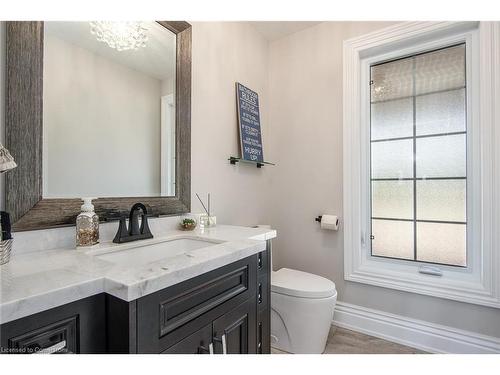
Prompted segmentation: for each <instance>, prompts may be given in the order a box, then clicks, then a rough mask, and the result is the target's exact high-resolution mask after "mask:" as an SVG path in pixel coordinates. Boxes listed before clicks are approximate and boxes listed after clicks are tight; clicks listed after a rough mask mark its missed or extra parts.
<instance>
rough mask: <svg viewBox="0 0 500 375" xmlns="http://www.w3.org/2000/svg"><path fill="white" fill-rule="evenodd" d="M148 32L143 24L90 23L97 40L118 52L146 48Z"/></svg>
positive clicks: (91, 30)
mask: <svg viewBox="0 0 500 375" xmlns="http://www.w3.org/2000/svg"><path fill="white" fill-rule="evenodd" d="M146 31H147V28H146V27H144V25H143V23H142V22H130V21H127V22H112V21H92V22H90V32H91V33H92V34H94V35H95V36H96V38H97V40H98V41H100V42H104V43H106V44H107V45H108V46H110V47H111V48H114V49H116V50H118V51H126V50H131V49H133V50H136V49H139V48H140V47H145V46H146V42H147V40H148V36H147V34H146Z"/></svg>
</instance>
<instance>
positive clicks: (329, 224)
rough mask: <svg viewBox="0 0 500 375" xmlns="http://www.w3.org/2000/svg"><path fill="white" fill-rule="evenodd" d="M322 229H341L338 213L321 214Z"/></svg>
mask: <svg viewBox="0 0 500 375" xmlns="http://www.w3.org/2000/svg"><path fill="white" fill-rule="evenodd" d="M321 229H326V230H337V229H339V218H338V217H337V216H336V215H327V214H323V215H322V216H321Z"/></svg>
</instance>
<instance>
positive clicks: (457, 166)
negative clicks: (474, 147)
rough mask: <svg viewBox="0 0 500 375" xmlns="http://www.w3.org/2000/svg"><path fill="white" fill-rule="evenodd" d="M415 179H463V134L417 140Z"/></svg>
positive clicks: (464, 141)
mask: <svg viewBox="0 0 500 375" xmlns="http://www.w3.org/2000/svg"><path fill="white" fill-rule="evenodd" d="M416 146H417V177H422V178H428V177H465V176H466V155H465V153H466V149H467V145H466V137H465V134H459V135H447V136H442V137H426V138H417V145H416Z"/></svg>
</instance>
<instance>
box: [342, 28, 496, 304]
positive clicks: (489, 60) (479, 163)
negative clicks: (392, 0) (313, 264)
mask: <svg viewBox="0 0 500 375" xmlns="http://www.w3.org/2000/svg"><path fill="white" fill-rule="evenodd" d="M457 38H458V39H457ZM467 38H469V39H468V41H469V42H470V41H473V44H472V46H473V48H474V46H477V48H476V51H472V54H471V55H470V56H468V57H467V58H468V59H469V60H468V62H469V63H468V68H467V69H468V71H467V74H470V73H471V71H469V69H472V70H473V71H472V74H473V77H479V79H474V80H473V82H469V83H468V88H467V90H468V92H469V90H471V93H472V94H471V95H468V100H471V97H472V100H473V102H472V103H471V102H469V103H468V107H469V108H472V111H469V113H468V116H470V117H469V118H468V120H469V121H468V123H469V124H472V127H473V128H472V129H471V128H468V135H467V137H468V142H469V141H470V142H472V143H473V144H472V146H473V147H472V148H471V149H472V152H473V154H472V155H470V160H472V163H473V164H472V165H471V164H468V168H470V169H468V170H469V172H470V171H472V174H470V173H469V175H468V189H472V192H473V194H472V197H473V199H475V201H474V202H468V204H469V203H471V206H468V222H469V221H470V223H471V224H472V225H473V226H474V227H468V231H469V234H472V235H469V237H470V240H471V242H468V249H469V251H468V252H469V253H470V254H472V257H471V258H468V267H467V269H461V268H457V267H448V266H439V267H440V269H441V270H442V272H443V275H442V276H441V277H437V276H431V275H424V274H421V273H419V272H418V268H419V267H420V266H421V265H422V264H421V263H418V262H408V261H401V260H387V259H384V258H377V257H372V256H371V255H370V254H369V252H368V249H367V247H365V246H364V243H367V242H368V241H367V240H366V237H367V234H366V233H367V232H366V224H367V220H369V215H368V214H367V212H369V211H366V210H367V209H368V206H367V205H368V201H367V198H366V197H367V194H368V193H367V187H368V184H367V180H366V176H367V173H366V168H368V165H367V160H368V158H369V156H368V155H367V153H368V150H369V148H368V146H369V145H368V143H367V142H368V141H369V139H368V137H367V133H366V124H367V118H366V107H367V105H366V104H363V103H368V102H366V100H368V98H367V95H368V94H367V93H368V92H369V91H368V88H367V87H368V84H367V82H368V80H367V79H368V78H367V71H368V69H367V66H368V64H369V62H370V58H371V57H373V56H378V57H380V56H383V55H385V56H388V57H389V56H390V53H391V52H390V51H394V50H398V51H399V52H401V51H404V50H405V49H407V50H408V51H409V52H411V50H410V49H411V48H412V46H415V45H420V46H428V47H432V45H433V43H435V42H433V41H435V40H437V39H440V40H441V41H442V40H450V41H452V40H466V39H467ZM471 38H472V39H471ZM474 38H476V39H475V40H473V39H474ZM499 45H500V22H480V23H477V22H404V23H400V24H397V25H395V26H392V27H389V28H385V29H382V30H379V31H376V32H374V33H370V34H367V35H363V36H360V37H357V38H353V39H349V40H347V41H345V42H344V77H343V78H344V82H343V89H344V104H343V138H344V139H343V158H344V159H343V160H344V163H343V164H344V168H343V177H344V189H343V190H344V278H345V280H348V281H354V282H360V283H365V284H370V285H377V286H381V287H386V288H392V289H398V290H403V291H407V292H413V293H419V294H425V295H430V296H435V297H441V298H447V299H452V300H457V301H463V302H468V303H474V304H479V305H485V306H491V307H497V308H500V248H499V246H500V106H498V105H495V104H497V103H500V48H498V46H499ZM479 62H480V63H479ZM474 69H475V71H474ZM469 86H470V87H469ZM363 101H365V102H363ZM471 120H472V121H471ZM469 132H470V133H469ZM469 138H470V140H469ZM469 180H470V184H469ZM468 225H469V224H468ZM368 236H369V234H368ZM471 246H472V249H473V250H472V251H470V249H471ZM474 255H476V256H475V257H474Z"/></svg>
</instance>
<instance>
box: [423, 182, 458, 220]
mask: <svg viewBox="0 0 500 375" xmlns="http://www.w3.org/2000/svg"><path fill="white" fill-rule="evenodd" d="M465 183H466V181H465V180H424V181H417V219H418V220H440V221H458V222H465V220H466V216H465V215H466V213H465Z"/></svg>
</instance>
